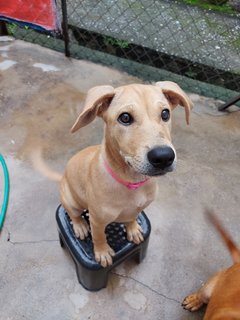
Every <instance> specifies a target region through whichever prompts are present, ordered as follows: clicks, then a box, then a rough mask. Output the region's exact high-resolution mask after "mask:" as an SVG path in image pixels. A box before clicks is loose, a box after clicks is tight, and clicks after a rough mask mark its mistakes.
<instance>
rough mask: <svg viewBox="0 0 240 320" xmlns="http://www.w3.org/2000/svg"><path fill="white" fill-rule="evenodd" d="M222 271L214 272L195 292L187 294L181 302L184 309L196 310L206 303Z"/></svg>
mask: <svg viewBox="0 0 240 320" xmlns="http://www.w3.org/2000/svg"><path fill="white" fill-rule="evenodd" d="M224 271H225V270H224ZM224 271H220V272H218V273H216V274H215V275H214V276H213V277H211V278H209V279H208V281H207V282H206V283H205V284H204V285H203V286H202V287H201V288H200V289H199V290H198V291H197V292H195V293H193V294H190V295H189V296H187V297H186V298H185V299H184V300H183V303H182V306H183V307H184V309H186V310H189V311H196V310H198V309H199V308H201V306H202V305H203V304H207V303H208V302H209V300H210V298H211V295H212V293H213V291H214V289H215V287H216V284H217V282H218V280H219V278H220V277H221V276H222V274H223V273H224Z"/></svg>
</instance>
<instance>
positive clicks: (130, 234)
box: [125, 220, 144, 244]
mask: <svg viewBox="0 0 240 320" xmlns="http://www.w3.org/2000/svg"><path fill="white" fill-rule="evenodd" d="M125 225H126V228H127V238H128V241H132V242H134V243H136V244H139V243H141V242H142V241H143V240H144V238H143V235H142V233H143V230H142V228H141V226H140V225H139V224H138V223H137V221H136V220H134V221H131V222H127V223H125Z"/></svg>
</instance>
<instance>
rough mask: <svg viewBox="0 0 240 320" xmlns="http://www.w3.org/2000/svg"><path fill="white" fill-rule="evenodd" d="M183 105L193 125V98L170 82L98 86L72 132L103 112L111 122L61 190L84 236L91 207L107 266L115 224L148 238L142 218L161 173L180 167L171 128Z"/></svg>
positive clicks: (70, 168)
mask: <svg viewBox="0 0 240 320" xmlns="http://www.w3.org/2000/svg"><path fill="white" fill-rule="evenodd" d="M177 105H182V106H183V107H184V108H185V113H186V121H187V123H188V122H189V113H190V109H191V106H192V104H191V101H190V100H189V98H188V97H187V95H186V94H185V93H184V92H183V91H182V90H181V88H180V87H179V86H178V85H177V84H175V83H173V82H169V81H164V82H157V83H156V85H143V84H131V85H126V86H122V87H118V88H116V89H114V88H113V87H111V86H98V87H94V88H92V89H91V90H89V91H88V93H87V97H86V102H85V106H84V109H83V111H82V112H81V114H80V115H79V117H78V118H77V120H76V122H75V124H74V125H73V127H72V130H71V131H72V132H75V131H77V130H78V129H80V128H82V127H84V126H86V125H87V124H89V123H90V122H91V121H93V120H94V119H95V117H96V116H99V117H101V118H102V119H103V120H104V122H105V130H104V138H103V141H102V144H101V145H97V146H92V147H89V148H86V149H84V150H82V151H80V152H79V153H77V154H76V155H75V156H74V157H73V158H72V159H70V161H69V162H68V164H67V166H66V169H65V172H64V175H63V177H62V178H61V182H60V193H61V202H62V205H63V206H64V208H65V209H66V211H67V212H68V214H69V216H70V218H71V219H72V222H73V228H74V231H75V234H76V236H77V237H80V239H84V237H85V236H86V235H87V234H88V225H86V223H85V221H84V220H83V219H82V217H81V213H82V212H83V210H84V209H86V208H87V209H88V210H89V215H90V226H91V233H92V239H93V244H94V253H95V258H96V261H98V262H99V263H101V265H102V266H104V267H106V266H108V265H111V264H112V257H113V256H114V251H113V250H112V248H111V247H110V246H109V245H108V244H107V241H106V236H105V228H106V226H107V225H108V224H109V223H112V222H114V221H115V222H122V223H125V224H126V230H127V236H128V240H129V241H133V242H134V243H136V244H139V243H140V242H141V241H143V236H142V230H141V227H140V226H139V225H138V223H137V221H136V218H137V216H138V214H139V212H140V211H141V210H143V209H144V208H146V207H147V206H148V205H149V204H150V203H151V202H152V201H153V199H154V197H155V195H156V190H157V181H156V178H155V177H157V176H161V175H163V174H165V173H166V172H170V171H172V170H174V168H175V165H176V152H175V149H174V147H173V145H172V142H171V135H170V131H171V122H172V121H171V119H172V111H173V109H174V108H175V107H176V106H177ZM41 171H44V170H41Z"/></svg>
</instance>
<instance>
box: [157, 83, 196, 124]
mask: <svg viewBox="0 0 240 320" xmlns="http://www.w3.org/2000/svg"><path fill="white" fill-rule="evenodd" d="M156 85H157V86H159V87H160V88H161V89H162V92H163V94H164V95H165V96H166V98H167V99H168V101H169V103H170V104H171V105H172V108H173V109H174V108H176V106H177V105H180V106H183V107H184V108H185V115H186V122H187V124H189V117H190V111H191V109H192V106H193V104H192V101H191V100H190V99H189V98H188V96H187V95H186V93H185V92H184V91H183V90H182V89H181V88H180V87H179V85H178V84H176V83H175V82H171V81H159V82H157V83H156Z"/></svg>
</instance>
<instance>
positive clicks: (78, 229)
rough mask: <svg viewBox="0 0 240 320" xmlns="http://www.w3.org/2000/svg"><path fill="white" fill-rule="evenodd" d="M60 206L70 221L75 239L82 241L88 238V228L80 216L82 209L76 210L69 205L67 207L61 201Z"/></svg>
mask: <svg viewBox="0 0 240 320" xmlns="http://www.w3.org/2000/svg"><path fill="white" fill-rule="evenodd" d="M62 205H63V207H64V208H65V210H66V211H67V213H68V215H69V217H70V218H71V220H72V224H73V230H74V233H75V236H76V237H77V238H80V239H81V240H84V239H85V238H86V237H87V236H88V232H89V226H88V224H87V222H86V221H85V219H83V218H82V216H81V214H82V212H83V211H84V209H82V208H78V209H76V208H74V207H72V206H70V205H67V204H66V202H63V201H62Z"/></svg>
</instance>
